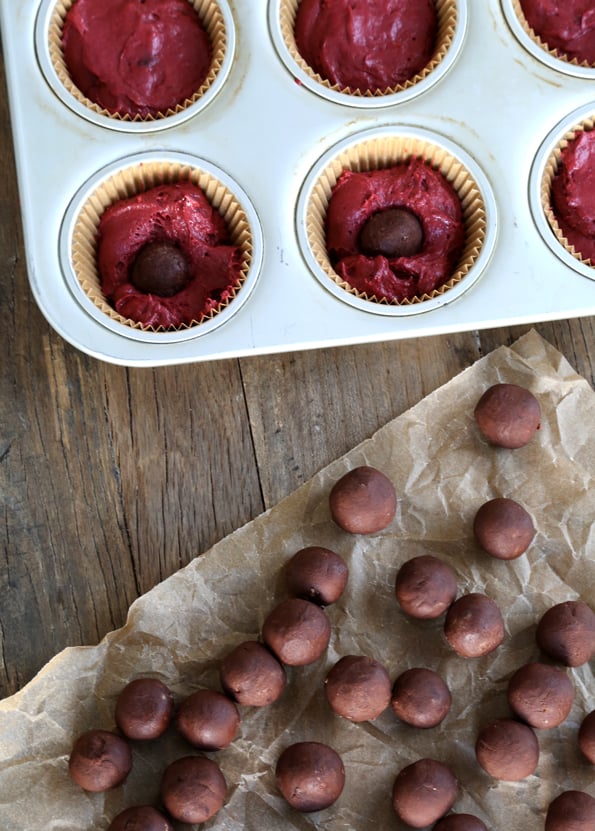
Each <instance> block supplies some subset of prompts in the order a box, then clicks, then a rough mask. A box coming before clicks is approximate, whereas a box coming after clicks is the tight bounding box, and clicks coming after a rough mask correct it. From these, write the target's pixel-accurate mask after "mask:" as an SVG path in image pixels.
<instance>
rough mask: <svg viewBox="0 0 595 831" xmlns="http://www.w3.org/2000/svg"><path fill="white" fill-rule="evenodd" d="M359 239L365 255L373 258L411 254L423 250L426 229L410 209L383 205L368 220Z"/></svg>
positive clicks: (391, 257) (407, 255)
mask: <svg viewBox="0 0 595 831" xmlns="http://www.w3.org/2000/svg"><path fill="white" fill-rule="evenodd" d="M358 242H359V247H360V250H361V252H362V254H366V255H367V256H369V257H375V256H377V255H379V254H380V255H382V256H384V257H389V258H390V259H393V258H395V257H411V256H413V255H414V254H419V252H420V251H421V249H422V246H423V242H424V229H423V226H422V224H421V222H420V220H419V219H418V218H417V216H416V215H415V214H414V213H413V212H412V211H410V210H408V209H407V208H398V207H391V208H383V209H382V210H380V211H376V212H375V213H373V214H371V215H370V216H369V217H368V218H367V220H366V221H365V222H364V224H363V226H362V229H361V231H360V233H359V240H358Z"/></svg>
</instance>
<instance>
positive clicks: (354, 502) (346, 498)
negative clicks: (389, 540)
mask: <svg viewBox="0 0 595 831" xmlns="http://www.w3.org/2000/svg"><path fill="white" fill-rule="evenodd" d="M329 506H330V511H331V517H332V518H333V520H334V521H335V522H336V524H337V525H338V526H339V527H340V528H342V529H343V530H344V531H348V532H349V533H350V534H375V533H376V532H378V531H382V530H383V529H384V528H386V527H387V526H388V525H390V523H391V522H392V521H393V519H394V517H395V513H396V511H397V495H396V493H395V488H394V486H393V484H392V482H391V481H390V479H389V478H388V476H386V475H385V474H384V473H382V471H380V470H377V469H376V468H374V467H370V466H369V465H362V466H361V467H356V468H354V469H353V470H350V471H349V472H348V473H346V474H345V475H344V476H342V477H341V478H340V479H339V480H338V481H337V482H335V484H334V485H333V487H332V489H331V492H330V496H329Z"/></svg>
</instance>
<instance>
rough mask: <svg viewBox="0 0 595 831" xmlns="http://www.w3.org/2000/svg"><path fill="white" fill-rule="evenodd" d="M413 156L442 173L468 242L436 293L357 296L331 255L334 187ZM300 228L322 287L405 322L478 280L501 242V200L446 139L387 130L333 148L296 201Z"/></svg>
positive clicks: (475, 167) (475, 166) (414, 131)
mask: <svg viewBox="0 0 595 831" xmlns="http://www.w3.org/2000/svg"><path fill="white" fill-rule="evenodd" d="M410 158H417V159H423V160H425V161H426V162H428V163H429V164H430V165H431V167H433V168H434V169H436V170H439V171H440V172H441V173H442V175H443V176H444V177H445V179H446V180H447V181H448V182H449V183H450V184H451V185H452V186H453V188H454V189H455V191H456V192H457V195H458V196H459V199H460V201H461V207H462V213H463V222H464V225H465V244H464V248H463V252H462V254H461V256H460V258H459V262H458V264H457V266H456V268H455V270H454V272H453V274H452V276H451V277H450V278H449V279H448V280H447V281H446V282H445V283H444V284H443V285H441V286H439V287H438V288H437V289H435V290H434V291H433V292H432V293H431V294H427V295H423V296H418V297H414V298H412V299H410V300H404V301H401V302H399V303H397V302H394V303H389V302H387V301H384V300H383V301H378V300H376V299H375V298H370V297H367V296H366V295H362V294H361V293H359V292H357V291H356V290H355V289H353V288H352V287H351V286H349V285H348V284H347V283H345V282H343V281H342V280H341V278H340V277H339V276H338V275H337V274H336V272H335V271H334V270H333V266H332V264H331V262H330V260H329V257H328V253H327V250H326V229H325V225H326V212H327V207H328V202H329V198H330V195H331V193H332V189H333V187H334V185H335V184H336V182H337V179H338V178H339V176H340V174H341V173H342V172H343V171H345V170H350V171H356V172H361V171H370V170H377V169H384V168H389V167H390V166H391V165H394V164H396V163H398V162H404V161H407V160H408V159H410ZM296 229H297V235H298V239H299V243H300V247H301V251H302V255H303V257H304V259H305V261H306V263H307V265H308V267H309V268H310V270H311V271H312V273H313V274H314V276H315V277H316V278H317V279H318V280H319V282H320V283H321V284H322V285H323V286H324V287H325V288H326V289H327V291H330V292H331V294H333V295H334V296H335V297H337V298H338V299H339V300H342V301H343V302H344V303H348V304H349V305H352V306H355V307H356V308H358V309H361V310H363V311H367V312H371V313H373V314H380V315H389V316H393V317H402V316H406V315H413V314H419V313H420V312H426V311H431V310H432V309H436V308H439V307H440V306H444V305H446V304H447V303H450V302H452V301H453V300H456V299H457V298H458V297H460V296H461V294H463V293H464V292H466V291H467V290H468V289H469V288H471V286H472V285H473V284H474V283H475V282H476V281H477V280H478V279H479V277H480V276H481V274H482V272H483V271H484V269H485V268H486V266H487V264H488V262H489V260H490V258H491V256H492V253H493V251H494V246H495V244H496V238H497V233H498V221H497V209H496V200H495V197H494V194H493V191H492V188H491V185H490V183H489V181H488V179H487V177H486V175H485V174H484V172H483V171H482V170H481V168H480V167H479V165H478V164H477V163H476V162H475V161H474V159H472V158H471V156H469V154H468V153H467V152H466V151H464V150H463V149H462V148H460V147H458V146H457V145H456V144H454V143H453V142H451V141H449V140H448V139H447V138H445V137H443V136H440V135H438V134H436V133H431V132H429V131H426V130H422V129H419V128H413V127H411V128H402V127H395V126H383V127H377V128H373V129H371V130H368V131H364V132H361V133H357V134H354V135H352V136H349V137H348V138H346V139H343V140H342V141H341V142H339V143H338V144H337V145H335V146H333V147H331V148H330V149H329V150H327V152H326V153H325V154H324V155H323V156H322V157H321V158H320V159H319V160H318V162H317V163H316V164H315V165H314V167H313V168H312V169H311V170H310V172H309V174H308V176H307V177H306V179H305V181H304V184H303V187H302V189H301V191H300V196H299V199H298V203H297V213H296Z"/></svg>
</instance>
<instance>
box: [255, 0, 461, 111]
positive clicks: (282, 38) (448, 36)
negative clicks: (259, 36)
mask: <svg viewBox="0 0 595 831" xmlns="http://www.w3.org/2000/svg"><path fill="white" fill-rule="evenodd" d="M299 5H300V0H269V5H268V22H269V31H270V36H271V40H272V41H273V44H274V46H275V49H276V51H277V54H278V56H279V59H280V60H281V62H282V63H283V64H284V66H285V68H286V69H287V71H288V72H289V73H290V74H291V76H292V77H293V78H294V80H295V81H296V82H297V83H299V84H301V85H302V86H304V87H305V88H306V89H308V90H310V91H311V92H313V93H315V94H316V95H319V96H321V97H322V98H325V99H326V100H328V101H332V102H334V103H336V104H344V105H345V106H348V107H360V108H363V109H376V108H379V107H391V106H394V105H395V104H402V103H405V102H406V101H410V100H412V99H413V98H416V97H417V96H418V95H421V94H422V93H424V92H425V91H426V90H428V89H430V88H431V87H433V86H434V84H437V83H438V81H440V80H441V78H443V77H444V76H445V75H446V74H447V73H448V72H449V70H450V69H451V67H452V66H453V64H454V63H455V61H456V60H457V58H458V57H459V54H460V52H461V50H462V48H463V44H464V41H465V34H466V31H467V0H436V6H437V14H438V34H437V42H436V48H435V50H434V55H433V57H432V59H431V60H430V62H429V63H428V65H427V66H426V67H425V68H424V69H423V70H422V71H421V72H419V73H418V74H417V75H416V76H415V77H413V78H411V79H410V80H409V81H406V82H404V83H403V84H400V85H399V86H398V87H395V88H394V89H392V90H388V91H385V92H381V91H380V90H379V91H378V92H376V93H369V92H367V93H361V92H359V91H358V90H355V91H351V90H349V89H343V88H341V87H340V86H338V85H336V84H331V83H330V82H329V81H327V80H326V79H324V78H321V77H320V75H319V74H318V73H317V72H315V71H314V70H313V69H312V68H311V67H310V66H309V65H308V64H307V62H306V61H305V60H304V59H303V58H302V56H301V55H300V53H299V51H298V48H297V46H296V42H295V37H294V24H295V17H296V12H297V9H298V7H299Z"/></svg>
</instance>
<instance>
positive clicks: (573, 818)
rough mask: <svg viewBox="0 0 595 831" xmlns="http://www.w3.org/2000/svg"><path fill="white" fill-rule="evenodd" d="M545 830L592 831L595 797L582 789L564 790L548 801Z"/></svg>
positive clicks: (594, 824) (594, 818)
mask: <svg viewBox="0 0 595 831" xmlns="http://www.w3.org/2000/svg"><path fill="white" fill-rule="evenodd" d="M544 828H545V831H593V829H594V828H595V799H594V798H593V797H592V796H590V794H588V793H585V792H584V791H564V792H563V793H561V794H560V796H557V797H556V798H555V799H554V800H553V802H550V804H549V807H548V809H547V814H546V816H545V827H544Z"/></svg>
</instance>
